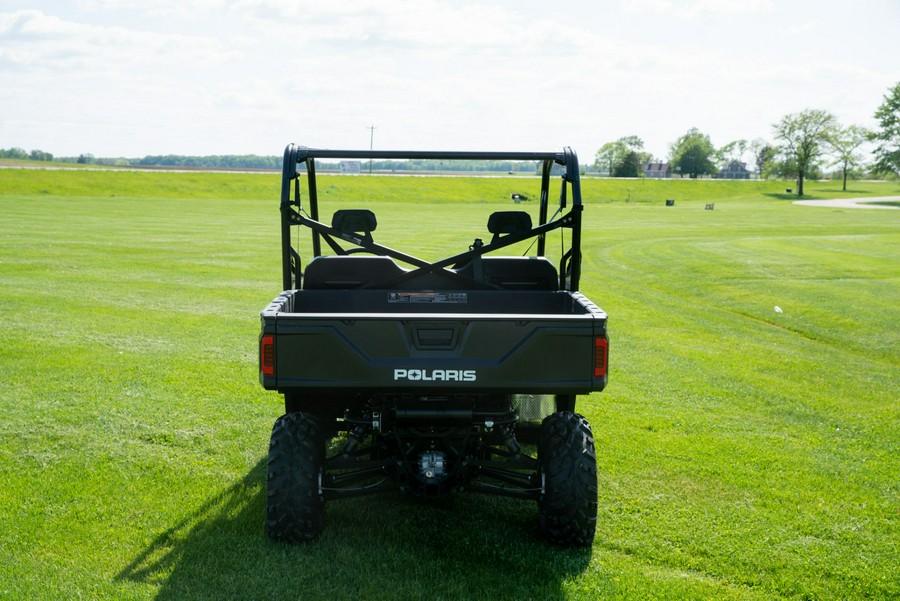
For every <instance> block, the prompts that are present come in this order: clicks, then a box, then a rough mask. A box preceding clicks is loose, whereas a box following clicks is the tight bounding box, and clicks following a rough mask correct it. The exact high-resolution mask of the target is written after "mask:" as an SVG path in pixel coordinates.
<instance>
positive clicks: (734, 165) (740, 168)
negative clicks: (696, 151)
mask: <svg viewBox="0 0 900 601" xmlns="http://www.w3.org/2000/svg"><path fill="white" fill-rule="evenodd" d="M719 179H750V171H749V170H748V169H747V163H741V162H740V161H731V162H730V163H728V166H727V167H725V168H724V169H722V170H721V171H719Z"/></svg>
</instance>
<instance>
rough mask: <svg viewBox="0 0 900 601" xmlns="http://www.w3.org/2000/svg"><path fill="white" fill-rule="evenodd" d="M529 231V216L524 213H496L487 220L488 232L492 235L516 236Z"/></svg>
mask: <svg viewBox="0 0 900 601" xmlns="http://www.w3.org/2000/svg"><path fill="white" fill-rule="evenodd" d="M530 229H531V215H529V214H528V213H526V212H525V211H497V212H496V213H491V216H490V217H489V218H488V231H489V232H490V233H492V234H494V235H495V236H496V235H499V234H518V233H519V232H527V231H528V230H530Z"/></svg>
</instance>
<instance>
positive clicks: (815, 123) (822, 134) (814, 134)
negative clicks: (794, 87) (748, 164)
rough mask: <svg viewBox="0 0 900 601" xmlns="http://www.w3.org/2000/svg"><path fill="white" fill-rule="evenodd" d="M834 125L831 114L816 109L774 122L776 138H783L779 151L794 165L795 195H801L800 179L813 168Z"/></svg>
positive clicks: (792, 114)
mask: <svg viewBox="0 0 900 601" xmlns="http://www.w3.org/2000/svg"><path fill="white" fill-rule="evenodd" d="M836 125H837V120H836V119H835V118H834V115H832V114H831V113H829V112H828V111H820V110H817V109H806V110H805V111H801V112H799V113H791V114H789V115H785V116H784V117H782V119H781V121H779V122H778V123H776V124H775V125H773V128H774V129H775V139H776V140H780V141H781V142H782V145H781V146H780V147H779V153H780V154H781V156H782V157H783V158H784V159H785V160H786V161H793V163H794V165H795V167H796V169H797V196H803V180H804V178H805V177H806V175H807V173H809V172H810V171H812V170H814V169H815V168H816V165H817V161H818V159H819V157H820V156H821V155H822V153H823V151H824V146H825V143H826V141H827V140H828V137H829V136H830V135H831V133H832V131H833V130H834V128H835V126H836Z"/></svg>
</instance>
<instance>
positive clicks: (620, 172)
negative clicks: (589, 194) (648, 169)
mask: <svg viewBox="0 0 900 601" xmlns="http://www.w3.org/2000/svg"><path fill="white" fill-rule="evenodd" d="M612 175H613V177H640V175H641V155H640V154H639V153H637V152H635V151H633V150H632V151H630V152H629V153H628V154H626V155H625V157H624V158H623V159H622V160H621V161H620V162H619V163H618V164H617V165H616V166H615V167H614V168H613V173H612Z"/></svg>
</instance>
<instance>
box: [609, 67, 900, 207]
mask: <svg viewBox="0 0 900 601" xmlns="http://www.w3.org/2000/svg"><path fill="white" fill-rule="evenodd" d="M875 119H876V120H877V121H878V125H879V127H878V129H875V130H871V131H870V130H868V129H866V128H865V127H862V126H860V125H855V124H851V125H846V126H843V125H841V124H840V123H839V122H838V120H837V118H836V117H835V116H834V115H833V114H831V113H830V112H828V111H824V110H819V109H806V110H804V111H801V112H799V113H791V114H788V115H785V116H784V117H782V119H781V120H780V121H779V122H778V123H775V124H773V126H772V132H773V134H774V141H773V142H769V141H767V140H765V139H763V138H757V139H755V140H753V141H751V142H748V141H747V140H734V141H732V142H729V143H727V144H725V145H724V146H722V147H720V148H716V147H715V146H713V144H712V142H711V141H710V138H709V136H708V135H706V134H704V133H702V132H701V131H699V130H698V129H697V128H695V127H694V128H691V129H689V130H688V131H687V132H686V133H685V134H684V135H683V136H681V137H680V138H678V140H676V141H675V142H674V143H672V145H671V147H670V148H669V155H668V157H667V158H668V164H669V168H670V169H671V170H672V172H674V173H676V174H678V175H680V176H682V177H685V176H686V177H691V178H696V177H701V176H705V175H711V176H714V175H716V174H717V173H718V172H719V171H720V170H722V169H725V168H726V167H727V166H729V165H731V164H733V163H734V162H739V163H741V164H742V165H746V162H744V161H743V159H744V158H747V157H748V155H749V158H750V161H751V165H752V166H753V168H754V170H755V171H756V173H758V174H759V176H760V177H761V178H767V177H770V176H775V177H783V178H795V179H796V180H797V194H798V195H802V194H803V182H804V180H806V179H809V178H810V177H817V176H818V175H819V174H820V170H821V169H822V168H823V167H824V166H831V167H834V168H837V169H838V170H839V171H840V173H841V175H842V177H843V182H844V190H846V189H847V177H848V176H849V175H850V174H852V173H859V172H862V171H866V170H868V171H869V172H871V173H874V174H881V175H892V176H897V175H900V83H897V84H896V85H894V86H893V87H892V88H891V89H890V90H889V91H888V93H887V94H886V95H885V96H884V100H883V102H882V103H881V105H880V106H879V107H878V108H877V109H876V111H875ZM867 142H870V143H872V144H874V148H873V150H872V151H871V153H870V154H869V157H867V156H866V154H864V153H863V152H862V148H863V146H864V144H866V143H867ZM867 158H870V159H871V160H867ZM829 161H830V162H829ZM651 162H653V156H652V155H651V154H650V153H648V152H645V151H644V142H643V140H641V138H640V137H638V136H634V135H632V136H625V137H623V138H619V139H618V140H615V141H613V142H607V143H606V144H604V145H603V146H601V147H600V149H599V150H598V151H597V153H596V155H595V156H594V165H593V166H594V168H596V169H597V170H598V171H600V172H601V173H606V174H608V175H610V176H612V177H641V176H642V175H643V166H644V165H646V164H648V163H651ZM657 162H662V161H657Z"/></svg>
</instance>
